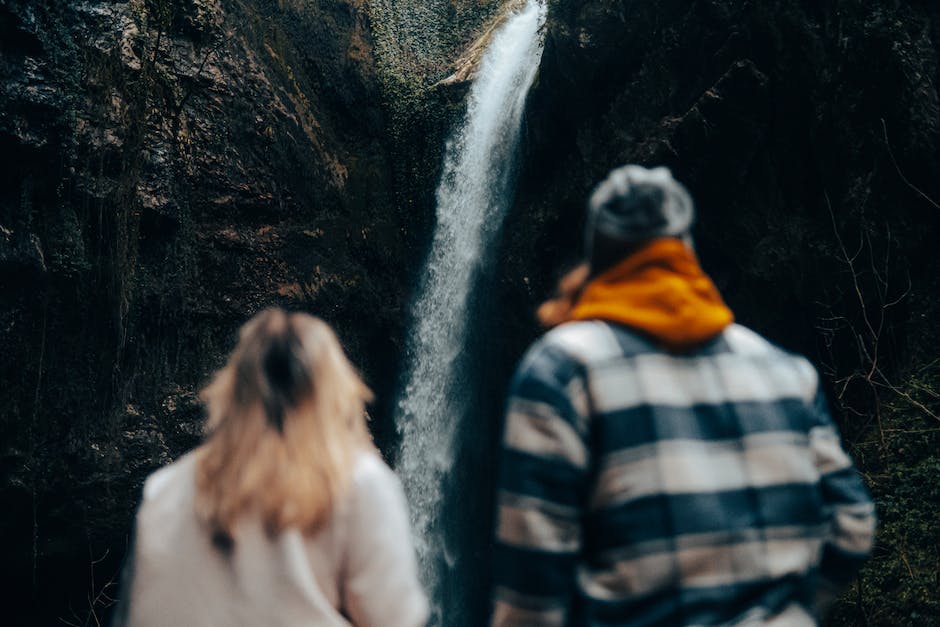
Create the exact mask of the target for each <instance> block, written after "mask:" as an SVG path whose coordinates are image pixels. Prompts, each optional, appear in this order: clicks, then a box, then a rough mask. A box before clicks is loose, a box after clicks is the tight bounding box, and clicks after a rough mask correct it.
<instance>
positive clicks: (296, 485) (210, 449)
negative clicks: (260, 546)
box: [196, 309, 373, 548]
mask: <svg viewBox="0 0 940 627" xmlns="http://www.w3.org/2000/svg"><path fill="white" fill-rule="evenodd" d="M202 399H203V401H204V402H205V403H206V406H207V409H208V414H209V416H208V422H207V425H206V430H207V439H206V442H205V443H204V444H203V445H202V447H200V450H199V453H198V454H199V458H198V462H197V471H196V489H197V499H196V504H197V505H196V509H197V515H198V516H199V517H200V518H201V519H202V520H203V521H204V523H205V524H206V525H207V526H208V527H209V531H210V533H211V535H212V538H213V541H214V542H215V543H216V544H217V545H219V546H220V547H221V548H227V547H228V546H230V545H231V543H232V542H234V541H236V540H237V538H236V537H235V535H234V532H235V525H236V522H237V521H238V520H239V519H240V518H241V517H242V516H244V515H246V514H252V515H257V516H259V517H260V519H261V521H262V523H263V524H264V527H265V530H266V531H267V533H268V534H269V535H271V536H274V535H276V534H277V533H278V532H280V531H282V530H284V529H286V528H288V527H298V528H300V529H301V530H302V531H303V532H304V533H307V534H311V533H314V532H316V531H317V530H318V529H319V528H320V527H321V526H322V524H323V523H324V522H325V521H326V520H327V519H328V517H329V516H330V514H331V513H332V512H333V509H334V507H335V505H336V503H337V500H338V498H339V497H340V496H341V495H342V494H343V492H344V490H345V489H346V487H347V485H348V483H349V480H350V474H351V470H352V465H353V461H354V458H355V456H356V455H357V454H358V453H359V452H361V451H362V450H363V449H370V448H372V446H373V445H372V441H371V438H370V436H369V432H368V428H367V426H366V418H365V403H367V402H368V401H370V400H371V399H372V393H371V392H370V390H369V388H367V387H366V386H365V384H364V383H363V382H362V380H361V379H360V378H359V375H358V374H357V373H356V371H355V369H354V368H353V366H352V365H351V364H350V363H349V361H348V360H347V359H346V356H345V355H344V353H343V350H342V348H341V347H340V344H339V341H338V340H337V338H336V335H335V334H334V333H333V331H332V329H330V327H329V326H328V325H327V324H326V323H324V322H323V321H322V320H320V319H318V318H314V317H313V316H310V315H307V314H302V313H292V314H287V313H285V312H284V311H282V310H280V309H267V310H265V311H263V312H261V313H259V314H258V315H256V316H255V317H254V318H252V319H251V320H249V321H248V322H247V323H246V324H245V325H244V326H243V327H242V328H241V331H240V332H239V342H238V345H237V346H236V347H235V350H234V351H233V352H232V354H231V356H230V357H229V360H228V363H226V365H225V366H224V367H223V368H222V369H221V370H220V371H219V372H218V373H216V375H215V377H214V378H213V379H212V381H211V382H210V383H209V385H208V386H207V387H206V388H205V389H204V390H203V391H202Z"/></svg>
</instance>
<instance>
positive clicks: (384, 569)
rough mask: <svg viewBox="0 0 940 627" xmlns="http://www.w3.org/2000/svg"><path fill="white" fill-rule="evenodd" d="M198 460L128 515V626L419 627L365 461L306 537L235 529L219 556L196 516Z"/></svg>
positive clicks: (403, 550)
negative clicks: (131, 539)
mask: <svg viewBox="0 0 940 627" xmlns="http://www.w3.org/2000/svg"><path fill="white" fill-rule="evenodd" d="M196 455H197V453H190V454H188V455H186V456H184V457H183V458H181V459H180V460H178V461H177V462H175V463H173V464H171V465H169V466H166V467H164V468H162V469H160V470H158V471H157V472H156V473H154V474H153V475H152V476H151V477H150V478H149V479H148V480H147V483H146V485H145V488H144V500H143V503H142V504H141V508H140V512H139V514H138V523H137V531H136V550H135V554H134V575H133V581H132V584H131V589H130V590H129V594H130V598H131V599H133V602H132V603H130V604H129V607H128V616H127V621H128V624H130V625H134V626H146V625H155V626H156V625H187V626H192V627H197V626H201V625H205V626H215V625H232V626H237V625H245V626H249V625H272V626H275V625H284V626H287V625H297V626H300V625H306V626H310V625H317V626H320V625H322V626H328V625H344V626H345V625H349V624H353V625H379V626H381V625H422V624H423V623H424V620H425V616H426V612H427V606H426V602H425V600H424V597H423V596H422V594H421V592H420V590H419V589H417V588H416V587H415V584H414V582H415V571H414V558H413V552H412V550H411V545H410V543H409V542H408V541H407V534H408V522H407V519H406V518H405V517H404V505H403V504H404V496H403V494H402V492H401V487H400V484H399V482H398V479H397V478H396V477H395V476H394V474H393V473H392V471H391V470H389V468H388V467H387V466H386V465H385V464H384V462H382V461H381V460H380V459H379V458H378V457H377V456H376V455H375V454H371V453H363V454H362V455H361V456H360V457H359V459H358V460H357V461H356V464H355V468H354V470H353V481H352V485H351V487H350V490H349V493H348V494H347V495H346V497H345V498H344V499H343V502H342V503H341V504H340V505H339V506H338V507H337V508H336V510H335V511H334V513H333V515H332V516H331V519H330V521H329V522H328V523H327V524H326V525H324V527H323V528H322V529H320V530H319V531H318V532H317V533H316V534H315V535H313V536H307V535H305V534H303V533H301V532H300V530H298V529H290V530H287V531H285V532H282V533H280V534H278V535H277V536H276V537H273V538H271V537H269V536H268V534H267V533H266V532H265V531H264V528H263V526H262V524H261V522H260V521H259V520H257V519H252V518H250V517H249V518H245V519H243V520H241V521H240V522H239V525H238V530H237V534H238V542H237V544H235V545H234V546H233V547H232V549H231V550H230V551H222V550H220V549H219V547H218V546H216V545H215V544H213V542H212V539H211V537H210V536H209V535H208V534H207V533H205V530H204V528H203V525H202V523H201V521H200V520H199V519H198V518H197V517H196V515H195V498H196V495H195V481H194V479H195V464H196Z"/></svg>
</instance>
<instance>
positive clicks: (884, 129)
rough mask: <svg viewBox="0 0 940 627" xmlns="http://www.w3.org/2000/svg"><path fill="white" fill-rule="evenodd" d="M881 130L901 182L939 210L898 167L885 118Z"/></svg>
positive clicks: (938, 206)
mask: <svg viewBox="0 0 940 627" xmlns="http://www.w3.org/2000/svg"><path fill="white" fill-rule="evenodd" d="M881 128H882V130H883V131H884V136H885V147H886V148H887V149H888V156H890V157H891V162H892V163H893V164H894V169H895V170H897V171H898V176H900V177H901V180H902V181H904V183H905V184H906V185H907V186H908V187H910V188H911V189H913V190H914V191H915V192H917V193H918V194H919V195H920V197H921V198H923V199H924V200H926V201H927V202H929V203H930V204H931V205H933V206H934V207H936V208H937V209H940V205H938V204H937V203H936V202H935V201H934V200H933V199H932V198H931V197H930V196H928V195H927V194H925V193H924V192H922V191H920V188H919V187H917V186H916V185H914V184H913V183H911V182H910V181H909V180H907V177H906V176H904V173H903V172H901V168H900V166H898V161H897V159H895V158H894V151H892V150H891V142H889V141H888V125H887V124H885V119H884V118H881Z"/></svg>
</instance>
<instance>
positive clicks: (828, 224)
mask: <svg viewBox="0 0 940 627" xmlns="http://www.w3.org/2000/svg"><path fill="white" fill-rule="evenodd" d="M550 7H551V12H550V17H549V20H550V24H549V26H548V31H547V37H546V48H545V54H544V57H543V61H542V66H541V69H540V74H539V78H538V83H537V85H536V87H535V88H534V90H533V92H532V94H531V95H530V102H529V109H528V111H529V114H528V118H527V128H526V137H527V145H526V156H525V158H524V161H523V164H524V165H523V167H524V168H525V171H524V173H523V178H522V181H521V187H520V191H519V196H520V197H519V202H518V203H517V206H516V209H515V211H514V213H513V215H512V216H510V218H509V221H508V223H507V228H506V231H505V236H504V243H503V250H502V251H501V253H500V258H501V264H502V270H501V273H500V274H501V276H502V297H501V298H502V299H503V303H504V305H503V307H504V308H505V309H507V310H510V311H514V312H519V313H518V315H517V316H514V317H513V318H512V319H510V320H505V321H501V331H500V334H501V338H502V339H504V340H505V341H504V342H503V346H504V347H506V348H505V350H506V352H507V353H515V354H516V355H518V354H520V353H521V351H522V350H523V349H524V346H525V344H526V343H527V341H528V340H529V339H531V338H532V337H533V335H534V334H535V327H534V325H533V324H532V322H531V318H530V317H527V316H526V315H524V314H523V312H525V313H527V312H531V311H533V309H534V307H535V306H536V305H537V304H538V303H539V302H540V301H541V300H542V299H543V298H545V297H546V296H547V295H548V294H550V293H551V290H552V288H553V286H554V282H555V280H556V278H557V277H558V276H559V274H560V273H561V271H562V270H564V269H565V268H566V267H570V266H571V265H573V264H574V262H575V261H576V260H577V256H578V255H579V254H580V246H581V240H580V233H581V224H582V219H583V203H584V199H585V198H586V196H587V194H588V192H589V190H590V188H591V187H592V186H593V185H594V184H595V183H596V182H597V181H599V180H600V179H601V178H603V176H605V174H606V172H607V171H608V170H609V169H611V168H613V167H615V166H617V165H620V164H623V163H625V162H638V163H643V164H646V165H659V164H665V165H668V166H669V167H671V168H672V170H673V172H674V173H675V175H676V176H677V177H678V178H679V179H680V180H682V181H684V182H686V183H687V185H688V187H689V188H690V190H691V192H692V194H693V196H694V197H695V199H696V202H697V205H698V223H697V225H696V228H695V238H696V245H697V250H698V252H699V254H700V257H701V258H702V261H703V264H704V266H705V268H706V270H707V271H709V272H710V273H711V274H712V275H713V277H714V278H715V280H716V282H717V283H718V285H719V287H720V289H721V290H722V292H723V294H724V295H725V297H726V299H727V300H728V302H729V304H730V305H731V306H732V308H733V309H734V310H735V312H736V315H737V318H738V320H739V321H740V322H742V323H743V324H746V325H748V326H750V327H752V328H755V329H756V330H758V331H760V332H762V333H764V334H766V335H767V336H768V337H770V338H771V339H772V340H774V341H776V342H778V343H779V344H781V345H782V346H784V347H785V348H788V349H790V350H796V351H799V352H802V353H805V354H807V355H808V356H809V357H810V358H811V359H812V360H813V361H814V362H815V363H816V365H817V366H818V367H819V369H820V371H821V373H822V375H823V379H824V383H825V385H826V386H827V389H828V390H829V392H830V397H831V400H832V404H833V409H834V411H835V415H836V417H837V420H838V421H839V423H840V425H841V426H842V430H843V435H844V437H845V440H846V444H847V446H848V448H849V450H850V451H851V452H852V454H853V456H854V457H855V459H856V460H857V461H858V463H859V467H860V469H861V471H862V472H863V474H864V475H865V477H866V479H867V481H868V483H869V485H870V487H871V489H872V491H873V492H874V494H875V496H876V500H877V502H878V508H879V515H880V517H881V528H880V532H879V540H878V546H877V548H876V551H875V556H874V559H873V560H872V561H871V562H870V563H869V565H868V567H867V568H866V570H865V572H864V573H863V576H862V577H861V579H860V580H859V581H858V582H857V583H856V585H855V586H854V587H853V590H852V591H850V593H849V594H847V595H846V597H845V598H844V599H843V600H842V602H841V603H840V604H839V605H838V606H837V607H836V608H835V609H834V611H833V613H832V616H831V617H830V622H831V624H885V625H891V624H905V623H910V624H921V623H922V621H924V620H927V621H928V622H929V619H927V618H926V617H932V619H936V618H938V617H940V604H938V598H937V595H936V593H935V589H936V572H935V568H934V566H933V565H935V564H936V563H937V562H938V560H940V555H938V553H937V548H936V547H937V545H938V540H940V536H938V532H940V525H938V524H937V521H938V520H940V508H938V507H937V505H936V503H937V502H940V501H938V498H937V497H938V496H940V493H938V490H940V487H938V482H937V480H936V469H937V468H938V463H940V459H938V457H937V454H936V452H935V451H936V450H938V449H937V445H938V444H940V429H938V417H937V416H938V414H940V405H938V395H937V390H938V385H940V368H938V363H937V362H936V353H937V351H936V348H935V347H936V345H937V344H936V342H937V334H938V327H937V325H936V323H935V322H934V321H935V320H936V319H937V314H938V313H940V311H938V309H940V292H938V287H940V285H938V279H937V276H938V271H940V262H938V258H937V255H936V254H935V243H934V242H935V241H936V238H937V235H938V233H940V229H938V227H940V206H938V204H937V201H938V199H940V186H938V182H937V179H936V176H935V175H934V173H935V172H937V171H938V167H940V162H938V152H937V146H938V139H940V135H938V129H940V108H938V93H937V85H938V82H940V74H938V63H937V60H938V49H940V39H938V35H940V30H938V29H940V8H938V7H937V6H936V5H935V4H933V3H929V2H911V3H895V2H876V3H870V2H796V1H786V0H780V1H776V2H753V1H750V2H721V1H710V2H709V1H693V2H689V1H683V2H678V1H676V2H660V3H647V2H637V1H629V0H623V1H604V2H601V1H588V2H570V1H566V0H553V1H552V2H551V3H550ZM508 361H511V360H508ZM918 493H919V494H922V495H923V498H917V497H915V494H918Z"/></svg>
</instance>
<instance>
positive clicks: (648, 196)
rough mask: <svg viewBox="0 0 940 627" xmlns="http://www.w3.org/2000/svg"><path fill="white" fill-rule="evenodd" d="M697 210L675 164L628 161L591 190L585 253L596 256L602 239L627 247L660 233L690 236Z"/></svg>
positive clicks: (630, 247) (663, 235)
mask: <svg viewBox="0 0 940 627" xmlns="http://www.w3.org/2000/svg"><path fill="white" fill-rule="evenodd" d="M694 216H695V208H694V205H693V203H692V198H691V196H689V192H688V191H687V190H686V189H685V187H684V186H683V185H682V184H681V183H679V182H678V181H677V180H676V179H674V178H672V172H670V171H669V168H665V167H658V168H652V169H647V168H644V167H642V166H638V165H625V166H622V167H619V168H617V169H615V170H613V171H611V173H610V174H609V175H607V178H606V179H604V180H603V181H602V182H601V183H600V184H599V185H598V186H597V187H596V188H594V192H593V193H592V194H591V198H590V200H589V201H588V218H587V225H586V228H585V233H584V241H585V254H586V255H587V256H588V258H591V259H594V257H595V253H596V252H597V251H595V244H596V243H599V242H598V241H597V240H604V242H605V243H606V245H607V246H609V245H610V244H614V245H616V246H617V247H620V246H621V243H622V249H623V252H624V253H627V252H628V251H629V250H631V249H633V248H635V247H636V246H637V245H639V244H642V243H643V242H646V241H649V240H651V239H654V238H657V237H683V236H687V235H688V233H689V229H690V227H691V226H692V219H693V218H694Z"/></svg>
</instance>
